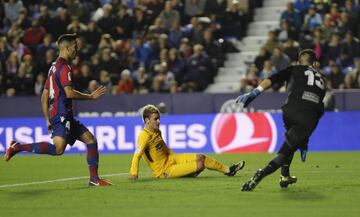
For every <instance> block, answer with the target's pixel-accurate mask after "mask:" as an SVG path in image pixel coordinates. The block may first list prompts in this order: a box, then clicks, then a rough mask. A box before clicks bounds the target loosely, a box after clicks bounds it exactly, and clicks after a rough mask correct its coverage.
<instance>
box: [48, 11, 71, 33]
mask: <svg viewBox="0 0 360 217" xmlns="http://www.w3.org/2000/svg"><path fill="white" fill-rule="evenodd" d="M56 14H57V15H56V16H55V18H54V26H56V28H55V29H54V30H53V32H51V33H52V34H53V38H58V37H59V36H60V35H61V34H63V33H64V32H67V27H68V25H70V23H71V18H70V16H69V13H68V11H67V9H65V8H62V7H60V8H58V9H57V13H56Z"/></svg>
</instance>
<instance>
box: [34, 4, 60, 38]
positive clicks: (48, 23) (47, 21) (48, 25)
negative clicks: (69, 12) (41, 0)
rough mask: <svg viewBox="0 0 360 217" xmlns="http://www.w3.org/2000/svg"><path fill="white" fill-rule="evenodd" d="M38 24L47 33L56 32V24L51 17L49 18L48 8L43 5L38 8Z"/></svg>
mask: <svg viewBox="0 0 360 217" xmlns="http://www.w3.org/2000/svg"><path fill="white" fill-rule="evenodd" d="M38 19H39V24H40V25H41V26H43V27H44V28H45V29H46V31H47V32H48V33H53V32H55V31H56V28H57V26H56V23H55V20H54V19H53V17H51V16H50V14H49V12H48V8H47V7H46V6H45V5H41V6H40V14H39V18H38Z"/></svg>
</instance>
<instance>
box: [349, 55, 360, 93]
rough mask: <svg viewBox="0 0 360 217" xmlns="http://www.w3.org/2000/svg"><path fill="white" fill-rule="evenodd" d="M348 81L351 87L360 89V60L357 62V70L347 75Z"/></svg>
mask: <svg viewBox="0 0 360 217" xmlns="http://www.w3.org/2000/svg"><path fill="white" fill-rule="evenodd" d="M346 79H347V80H348V81H349V82H348V83H351V85H350V87H353V88H360V58H357V59H356V61H355V68H354V69H353V70H352V71H351V72H349V73H348V74H347V75H346Z"/></svg>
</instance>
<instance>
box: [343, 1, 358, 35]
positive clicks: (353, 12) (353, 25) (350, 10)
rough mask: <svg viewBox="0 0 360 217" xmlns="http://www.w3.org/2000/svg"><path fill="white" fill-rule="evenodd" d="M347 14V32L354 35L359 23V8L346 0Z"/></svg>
mask: <svg viewBox="0 0 360 217" xmlns="http://www.w3.org/2000/svg"><path fill="white" fill-rule="evenodd" d="M344 11H345V12H346V13H347V14H348V16H349V17H348V19H349V30H350V31H351V32H352V33H354V34H356V33H357V32H358V29H357V28H358V24H359V21H360V16H359V14H360V8H359V5H354V3H353V0H346V1H345V10H344Z"/></svg>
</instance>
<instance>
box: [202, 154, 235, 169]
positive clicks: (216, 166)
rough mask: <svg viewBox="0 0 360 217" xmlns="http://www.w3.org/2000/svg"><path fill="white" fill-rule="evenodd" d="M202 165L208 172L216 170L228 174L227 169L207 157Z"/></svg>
mask: <svg viewBox="0 0 360 217" xmlns="http://www.w3.org/2000/svg"><path fill="white" fill-rule="evenodd" d="M204 165H205V168H207V169H209V170H216V171H219V172H221V173H227V172H229V167H228V166H225V165H224V164H222V163H219V162H217V161H216V160H214V159H212V158H209V157H207V156H206V157H205V161H204Z"/></svg>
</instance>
